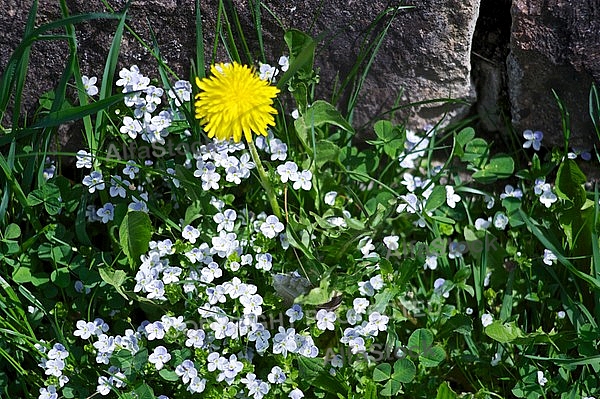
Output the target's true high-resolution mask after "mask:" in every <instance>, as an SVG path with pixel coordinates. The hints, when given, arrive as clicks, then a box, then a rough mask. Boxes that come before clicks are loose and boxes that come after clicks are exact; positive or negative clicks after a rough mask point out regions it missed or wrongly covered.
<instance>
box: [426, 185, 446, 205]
mask: <svg viewBox="0 0 600 399" xmlns="http://www.w3.org/2000/svg"><path fill="white" fill-rule="evenodd" d="M445 203H446V187H444V186H435V187H434V188H433V191H432V192H431V194H430V195H429V198H428V199H427V203H426V204H425V211H433V210H435V209H437V208H439V207H440V206H442V205H444V204H445Z"/></svg>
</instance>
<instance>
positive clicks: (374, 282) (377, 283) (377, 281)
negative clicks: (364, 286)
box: [369, 274, 383, 291]
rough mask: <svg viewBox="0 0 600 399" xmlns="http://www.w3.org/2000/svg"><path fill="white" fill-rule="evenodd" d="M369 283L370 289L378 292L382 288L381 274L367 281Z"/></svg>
mask: <svg viewBox="0 0 600 399" xmlns="http://www.w3.org/2000/svg"><path fill="white" fill-rule="evenodd" d="M369 283H371V287H373V289H374V290H376V291H379V290H380V289H382V288H383V277H382V276H381V274H378V275H376V276H373V277H371V278H370V279H369Z"/></svg>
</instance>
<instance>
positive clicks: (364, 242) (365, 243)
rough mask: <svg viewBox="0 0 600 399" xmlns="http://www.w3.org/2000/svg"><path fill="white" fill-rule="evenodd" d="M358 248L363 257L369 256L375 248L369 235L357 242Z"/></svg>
mask: <svg viewBox="0 0 600 399" xmlns="http://www.w3.org/2000/svg"><path fill="white" fill-rule="evenodd" d="M358 249H360V252H361V253H362V254H363V257H366V256H369V254H370V253H371V251H372V250H374V249H375V246H374V245H373V240H372V239H371V238H370V237H363V238H361V240H360V241H359V242H358Z"/></svg>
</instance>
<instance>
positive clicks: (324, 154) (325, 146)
mask: <svg viewBox="0 0 600 399" xmlns="http://www.w3.org/2000/svg"><path fill="white" fill-rule="evenodd" d="M339 157H340V148H339V147H338V146H337V145H335V144H334V143H332V142H331V141H328V140H320V141H318V142H317V144H316V154H315V163H316V165H317V167H318V168H320V167H321V166H323V165H324V164H326V163H327V162H334V163H335V162H337V161H338V159H339Z"/></svg>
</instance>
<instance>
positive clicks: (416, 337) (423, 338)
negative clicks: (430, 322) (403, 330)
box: [407, 328, 433, 355]
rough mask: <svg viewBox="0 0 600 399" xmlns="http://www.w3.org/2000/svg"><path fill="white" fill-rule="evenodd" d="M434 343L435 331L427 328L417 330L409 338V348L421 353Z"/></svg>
mask: <svg viewBox="0 0 600 399" xmlns="http://www.w3.org/2000/svg"><path fill="white" fill-rule="evenodd" d="M432 345H433V333H432V332H431V331H429V330H427V329H425V328H419V329H418V330H415V331H414V332H413V333H412V334H411V335H410V337H409V338H408V346H407V347H408V350H410V351H414V352H416V353H417V354H419V355H421V354H423V353H425V351H427V350H428V349H430V348H431V347H432Z"/></svg>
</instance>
